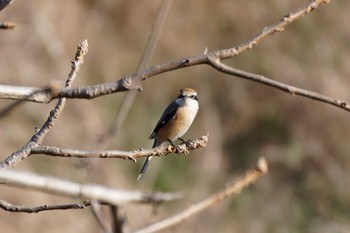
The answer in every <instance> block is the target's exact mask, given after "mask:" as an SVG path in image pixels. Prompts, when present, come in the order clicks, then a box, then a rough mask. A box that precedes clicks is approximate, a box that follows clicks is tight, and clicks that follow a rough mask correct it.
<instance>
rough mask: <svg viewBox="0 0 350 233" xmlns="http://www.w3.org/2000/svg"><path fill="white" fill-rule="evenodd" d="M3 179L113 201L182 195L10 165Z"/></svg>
mask: <svg viewBox="0 0 350 233" xmlns="http://www.w3.org/2000/svg"><path fill="white" fill-rule="evenodd" d="M0 183H5V184H6V185H10V186H16V187H21V188H28V189H32V190H39V191H42V192H46V193H52V194H55V195H60V196H68V197H73V198H81V199H89V200H97V201H99V202H102V203H107V204H113V205H119V204H124V203H161V202H164V201H172V200H176V199H179V198H181V196H182V195H181V194H180V193H161V192H140V191H124V190H119V189H111V188H107V187H104V186H101V185H97V184H79V183H74V182H70V181H66V180H62V179H58V178H53V177H47V176H40V175H36V174H33V173H29V172H22V171H14V170H8V169H0Z"/></svg>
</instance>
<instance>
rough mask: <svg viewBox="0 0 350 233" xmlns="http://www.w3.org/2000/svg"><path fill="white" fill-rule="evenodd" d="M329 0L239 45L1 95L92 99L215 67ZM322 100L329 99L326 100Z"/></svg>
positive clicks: (315, 2)
mask: <svg viewBox="0 0 350 233" xmlns="http://www.w3.org/2000/svg"><path fill="white" fill-rule="evenodd" d="M329 2H330V0H313V1H311V2H310V3H309V4H307V5H306V6H304V7H303V8H300V9H298V10H296V11H294V12H291V13H289V14H288V15H286V16H284V17H283V18H282V19H281V20H280V21H279V22H277V23H276V24H274V25H271V26H269V27H265V28H264V29H263V30H262V31H261V32H259V33H258V34H256V35H255V36H253V37H252V38H251V39H249V40H247V41H245V42H243V43H241V44H239V45H238V46H235V47H231V48H228V49H222V50H217V51H213V52H210V53H205V54H200V55H196V56H191V57H186V58H181V59H178V60H173V61H168V62H164V63H160V64H156V65H153V66H151V67H149V68H147V69H144V70H142V71H140V72H137V73H134V74H132V75H127V76H124V77H123V78H122V79H120V80H118V81H117V82H113V83H104V84H99V85H94V86H81V87H75V88H72V87H65V88H61V89H59V88H47V87H46V88H42V89H41V90H40V88H39V89H38V88H35V87H13V86H7V85H0V98H2V99H21V100H27V101H34V102H38V103H49V102H50V101H52V100H53V99H55V98H62V97H65V98H83V99H92V98H97V97H100V96H103V95H107V94H112V93H116V92H121V91H127V90H142V88H141V86H140V81H144V80H146V79H148V78H151V77H153V76H156V75H158V74H162V73H165V72H169V71H173V70H176V69H180V68H184V67H190V66H195V65H200V64H207V65H210V66H212V67H214V66H213V64H212V61H213V60H218V61H220V60H224V59H229V58H232V57H235V56H237V55H239V54H240V53H242V52H244V51H246V50H249V49H252V48H253V47H254V46H256V45H257V44H259V43H260V42H261V41H262V40H263V39H265V38H266V37H268V36H270V35H273V34H275V33H277V32H281V31H283V30H284V28H285V27H286V26H287V25H289V24H290V23H292V22H293V21H295V20H296V19H298V18H300V17H302V16H305V15H306V14H308V13H310V12H312V11H313V10H314V9H317V8H318V7H319V5H321V4H323V3H329ZM214 68H215V67H214ZM240 73H241V74H242V75H244V71H241V72H240ZM230 74H231V75H235V74H234V73H230ZM239 77H242V76H239ZM247 78H248V77H247ZM253 81H257V80H253ZM271 81H272V80H271ZM271 87H274V86H271ZM8 88H10V89H12V90H13V91H14V92H11V94H9V91H6V90H7V89H8ZM300 90H303V89H300ZM304 92H306V93H307V92H308V91H306V90H304ZM316 94H317V93H316ZM303 96H304V97H308V98H311V99H314V100H319V99H317V98H313V96H310V95H308V93H307V94H305V95H303ZM327 98H329V99H332V98H330V97H327ZM332 102H339V103H342V104H337V105H335V106H337V107H340V108H342V109H345V110H348V106H349V104H347V103H345V102H344V101H341V100H335V99H332ZM325 103H329V102H325ZM344 106H346V107H344Z"/></svg>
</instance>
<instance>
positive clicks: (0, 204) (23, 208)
mask: <svg viewBox="0 0 350 233" xmlns="http://www.w3.org/2000/svg"><path fill="white" fill-rule="evenodd" d="M90 205H91V203H90V201H83V202H80V203H72V204H59V205H48V204H44V205H40V206H34V207H28V206H20V205H13V204H11V203H9V202H7V201H4V200H0V208H1V209H3V210H6V211H10V212H24V213H29V214H31V213H39V212H41V211H48V210H68V209H85V208H86V207H88V206H90Z"/></svg>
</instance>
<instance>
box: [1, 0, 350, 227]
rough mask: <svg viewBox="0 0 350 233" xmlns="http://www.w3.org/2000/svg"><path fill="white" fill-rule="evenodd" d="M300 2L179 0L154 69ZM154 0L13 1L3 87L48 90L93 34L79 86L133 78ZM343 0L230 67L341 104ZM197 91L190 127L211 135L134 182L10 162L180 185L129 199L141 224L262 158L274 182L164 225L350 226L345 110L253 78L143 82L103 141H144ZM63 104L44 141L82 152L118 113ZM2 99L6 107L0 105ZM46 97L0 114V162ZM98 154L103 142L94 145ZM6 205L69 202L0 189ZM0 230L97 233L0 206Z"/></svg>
mask: <svg viewBox="0 0 350 233" xmlns="http://www.w3.org/2000/svg"><path fill="white" fill-rule="evenodd" d="M306 2H307V1H301V0H298V1H296V0H293V1H291V0H290V1H278V0H267V1H260V0H252V1H244V0H236V1H230V0H222V1H219V2H217V1H211V0H203V1H184V0H178V1H174V2H173V4H172V7H171V9H170V12H169V15H168V19H167V21H166V24H165V28H164V31H163V33H162V36H161V38H160V41H159V44H158V45H157V49H156V52H155V55H154V58H153V60H152V64H155V63H158V62H162V61H167V60H171V59H175V58H180V57H185V56H189V55H195V54H199V53H202V52H203V51H204V49H205V47H208V48H209V50H214V49H221V48H227V47H232V46H233V45H236V44H238V43H240V42H242V41H244V40H246V39H248V38H249V37H251V36H252V35H254V34H255V33H257V32H258V31H260V30H261V29H262V28H263V27H264V26H267V25H269V24H272V23H275V22H277V21H278V20H279V19H280V18H281V17H282V16H284V15H286V14H287V13H288V12H290V11H292V10H294V9H296V8H298V7H300V6H303V5H304V4H306ZM159 5H160V0H157V1H156V0H154V1H112V0H103V1H88V0H80V1H69V0H62V1H19V0H17V1H14V3H13V4H12V5H11V6H9V7H8V8H6V9H5V10H3V11H1V12H0V21H14V22H15V23H16V24H17V27H16V30H14V31H1V34H0V78H1V83H2V84H10V85H21V86H22V85H23V86H44V85H46V84H47V83H48V82H50V81H51V80H53V79H55V80H61V81H63V80H65V78H66V76H67V74H68V72H69V69H70V68H69V66H70V64H69V60H70V59H71V58H72V57H73V55H74V53H75V47H76V44H78V43H80V42H81V41H82V40H83V39H85V38H87V39H88V40H89V45H90V47H89V53H88V55H87V56H86V58H85V63H84V64H83V66H82V69H81V71H80V73H79V74H78V78H77V80H76V82H75V85H76V86H77V85H89V84H96V83H103V82H112V81H114V80H118V79H119V78H121V77H122V76H123V75H126V74H130V73H133V72H134V71H135V69H136V67H137V64H138V62H139V60H140V57H141V54H142V52H143V49H144V47H145V45H146V42H147V37H148V35H149V32H150V29H151V26H152V23H153V21H154V18H155V16H156V13H157V9H158V6H159ZM349 9H350V2H349V1H332V2H331V4H330V5H328V6H325V5H323V6H322V7H321V8H320V9H317V10H316V11H315V12H313V13H312V14H310V15H307V16H306V17H304V18H301V19H299V20H297V21H296V22H295V23H293V24H292V25H290V26H288V27H287V28H286V30H285V31H284V32H282V33H279V34H277V35H275V36H272V37H270V38H268V39H266V40H264V41H263V42H262V43H261V44H259V45H258V46H257V47H255V48H254V49H253V50H250V51H248V52H245V53H243V54H241V55H240V56H238V57H236V58H233V59H231V60H229V61H227V63H229V64H230V65H232V66H234V67H237V68H240V69H243V70H247V71H250V72H254V73H259V74H262V75H265V76H268V77H271V78H273V79H276V80H279V81H283V82H286V83H288V84H292V85H295V86H299V87H302V88H305V89H309V90H313V91H317V92H319V93H322V94H325V95H329V96H332V97H335V98H339V99H344V100H349V99H350V95H349V91H348V89H349V88H348V87H349V86H350V83H349V79H348V77H349V75H350V65H349V60H350V57H349V56H350V55H349V54H350V53H349V49H348V48H349V41H350V31H349V30H348V28H349V25H348V22H350V15H349V14H348V11H349ZM185 86H189V87H193V88H195V89H197V90H198V92H199V99H200V112H199V114H198V116H197V119H196V121H195V123H194V125H193V127H192V128H191V130H190V131H189V132H188V134H187V135H186V136H187V137H188V138H195V137H197V136H200V135H202V134H204V133H206V132H210V141H209V145H208V147H207V148H205V149H202V150H199V151H195V152H192V153H191V155H190V156H177V155H174V156H167V157H164V158H160V159H159V158H157V159H154V160H152V164H151V165H150V169H149V171H148V173H147V175H146V177H145V179H144V180H143V181H142V182H141V183H140V182H139V183H138V182H136V177H137V172H138V169H139V166H141V164H142V161H141V160H139V161H138V163H137V165H135V164H133V163H130V162H129V161H122V160H117V159H116V160H98V159H96V160H92V161H91V164H90V165H88V166H87V167H86V166H84V163H82V162H81V161H80V160H77V159H60V158H52V157H45V156H40V155H33V156H32V157H30V158H29V159H27V160H25V161H23V162H22V163H20V164H19V165H18V166H17V169H23V170H30V171H33V172H36V173H39V174H49V175H53V176H58V177H61V178H66V179H70V180H75V181H79V182H98V183H101V184H105V185H108V186H110V187H115V188H122V189H130V190H139V189H142V190H162V191H177V190H182V191H184V192H185V193H186V198H184V199H183V200H182V201H178V202H174V203H166V204H163V205H161V206H160V207H158V208H156V209H154V208H152V207H151V206H139V205H130V206H125V207H124V208H125V211H126V214H127V216H128V220H129V224H130V227H131V228H132V229H138V228H140V227H142V226H144V225H146V224H148V223H151V222H154V221H156V220H157V219H163V218H164V217H166V216H170V215H171V214H172V213H175V212H177V211H179V210H182V209H184V208H186V207H187V206H188V205H189V204H191V203H194V202H197V201H199V200H202V199H204V198H205V197H207V196H208V195H210V194H211V193H213V192H214V191H216V190H218V189H219V188H220V187H222V186H223V185H225V183H227V182H228V181H230V180H232V179H233V178H234V177H236V176H237V175H238V174H239V173H240V172H241V171H243V170H244V169H246V168H248V167H250V166H251V165H253V164H254V163H255V161H256V160H257V158H258V157H259V156H265V157H266V158H267V160H268V162H269V164H270V173H269V175H268V176H265V177H263V178H262V179H260V180H259V181H258V182H257V183H256V184H255V185H254V186H252V187H250V188H249V189H246V190H245V191H244V192H243V193H242V194H241V195H240V196H238V197H237V198H235V199H229V200H226V201H225V202H224V203H222V204H219V205H217V206H214V207H213V208H211V209H210V210H209V211H206V212H205V213H202V214H200V215H198V216H195V217H193V218H191V219H190V220H189V221H187V222H185V223H182V224H181V225H179V226H177V227H175V228H173V229H172V230H169V232H254V233H259V232H348V231H349V230H350V224H349V218H350V211H349V209H350V195H349V193H350V179H349V177H350V160H349V157H350V154H349V152H350V144H349V137H350V128H348V125H349V121H350V120H349V119H350V118H349V113H348V112H345V111H343V110H341V109H337V108H335V107H332V106H327V105H325V104H322V103H318V102H315V101H311V100H308V99H305V98H301V97H294V96H291V95H288V94H285V93H282V92H280V91H277V90H273V89H271V88H268V87H264V86H261V85H259V84H256V83H251V82H247V81H244V80H240V79H237V78H235V77H230V76H227V75H224V74H221V73H218V72H216V71H214V70H212V69H211V68H209V67H207V66H198V67H191V68H187V69H182V70H178V71H175V72H171V73H166V74H162V75H159V76H157V77H154V78H152V79H150V80H148V81H147V82H145V83H143V88H144V91H143V92H140V93H138V94H137V97H136V100H135V103H134V105H133V107H132V109H131V111H130V113H129V115H128V117H127V120H126V122H125V124H124V125H123V126H122V127H121V128H120V130H119V131H118V133H117V134H116V135H115V136H114V138H113V139H112V140H111V143H110V144H109V145H108V148H109V149H123V150H129V149H135V148H141V147H150V146H151V142H150V141H147V138H148V136H149V134H150V132H151V131H152V129H153V127H154V125H155V123H156V122H157V120H158V117H159V116H160V114H161V112H162V110H163V109H164V107H165V106H166V105H167V104H168V103H169V102H170V101H171V100H172V99H173V98H174V97H175V96H177V94H178V90H179V89H180V88H182V87H185ZM123 95H124V94H120V93H119V94H115V95H110V96H105V97H101V98H98V99H95V100H90V101H86V100H69V101H68V103H67V106H66V108H65V110H64V112H63V114H62V116H61V118H60V119H59V122H58V124H57V125H56V126H55V128H54V129H53V130H52V131H51V132H50V133H49V134H48V135H47V137H46V139H45V141H44V144H46V145H56V146H61V147H66V148H80V149H89V148H91V144H92V143H93V142H94V140H95V139H96V137H98V136H99V135H100V134H101V133H103V132H104V131H105V130H106V128H107V127H108V125H109V122H110V121H111V119H112V118H113V116H114V115H115V112H116V111H117V109H118V106H119V104H120V101H121V99H122V96H123ZM9 103H10V101H4V100H3V101H1V103H0V106H1V107H3V106H6V105H7V104H9ZM53 105H54V103H51V104H48V105H43V104H35V103H26V104H24V105H22V106H21V107H19V108H18V109H16V110H15V111H13V112H12V113H11V114H10V115H9V116H7V117H6V118H3V119H1V120H0V129H1V131H0V141H1V159H3V158H5V157H6V156H7V155H9V154H10V153H11V152H12V151H15V150H16V149H17V148H19V147H20V146H21V145H23V144H24V143H25V142H26V141H27V140H28V138H29V137H30V136H31V135H32V134H33V132H34V127H36V126H41V124H42V123H43V122H44V120H45V119H46V117H47V116H48V113H49V111H50V110H51V109H52V107H53ZM96 149H100V148H96ZM0 199H5V200H7V201H9V202H12V203H14V204H20V205H29V206H32V205H40V204H44V203H47V204H54V203H62V202H72V200H70V199H66V198H61V197H56V196H50V195H46V194H42V193H39V192H34V191H29V190H18V189H15V188H8V187H6V186H1V191H0ZM0 225H1V232H6V233H12V232H28V233H30V232H102V230H101V229H100V227H99V226H98V224H97V223H96V221H95V219H94V217H93V216H92V214H91V213H90V211H89V210H68V211H49V212H43V213H39V214H23V213H9V212H5V211H0Z"/></svg>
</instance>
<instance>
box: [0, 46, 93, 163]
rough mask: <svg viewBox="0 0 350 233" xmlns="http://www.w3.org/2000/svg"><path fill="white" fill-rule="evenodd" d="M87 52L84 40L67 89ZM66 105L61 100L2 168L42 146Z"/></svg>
mask: <svg viewBox="0 0 350 233" xmlns="http://www.w3.org/2000/svg"><path fill="white" fill-rule="evenodd" d="M87 52H88V42H87V40H84V41H83V42H82V43H81V44H79V45H78V49H77V52H76V54H75V57H74V59H73V60H72V61H71V63H72V65H71V71H70V73H69V74H68V78H67V80H66V84H65V86H66V87H70V86H72V83H73V81H74V79H75V77H76V75H77V72H78V71H79V68H80V65H81V64H83V62H84V56H85V55H86V54H87ZM52 87H53V86H51V87H50V88H46V89H45V90H53V89H54V88H52ZM50 93H51V92H50ZM53 93H54V92H53ZM65 103H66V99H65V98H60V99H59V100H58V103H57V104H56V106H55V108H54V109H53V110H52V111H51V112H50V115H49V117H48V118H47V120H46V122H45V123H44V124H43V126H42V127H41V128H40V129H38V130H37V131H36V132H35V134H34V135H33V136H32V138H31V139H30V140H29V142H27V144H26V145H24V146H23V147H22V148H21V149H19V150H17V151H16V152H14V153H12V154H11V155H10V156H9V157H7V158H6V159H5V160H4V161H1V162H0V168H4V167H13V166H15V165H16V164H17V163H19V162H20V161H22V160H23V159H25V158H27V157H28V156H29V155H30V153H31V149H32V148H34V147H35V146H38V145H40V144H41V143H42V140H43V139H44V137H45V135H46V134H47V133H48V132H49V131H50V129H51V128H52V127H53V126H54V125H55V123H56V121H57V120H58V118H59V116H60V115H61V112H62V111H63V108H64V106H65Z"/></svg>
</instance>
